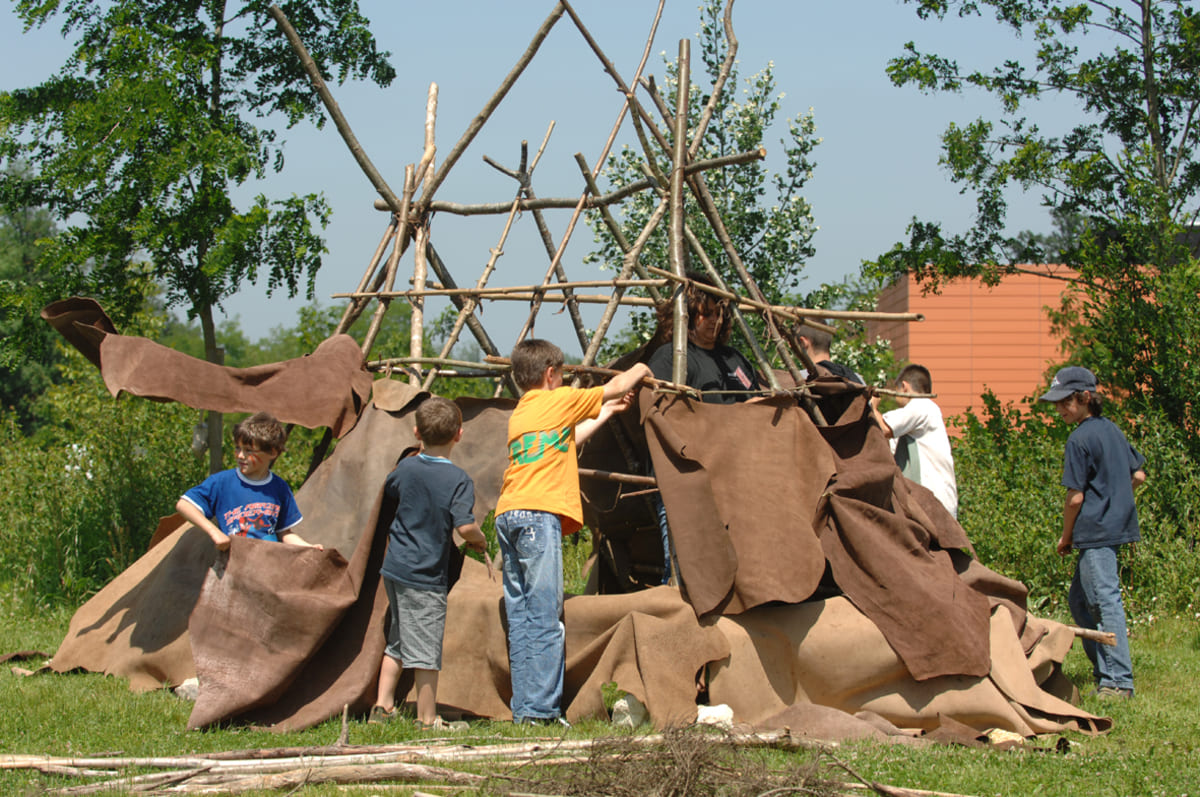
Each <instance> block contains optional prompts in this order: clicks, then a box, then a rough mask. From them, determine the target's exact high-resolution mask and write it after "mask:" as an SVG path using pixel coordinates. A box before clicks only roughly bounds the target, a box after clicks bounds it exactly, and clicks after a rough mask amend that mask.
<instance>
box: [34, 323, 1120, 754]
mask: <svg viewBox="0 0 1200 797" xmlns="http://www.w3.org/2000/svg"><path fill="white" fill-rule="evenodd" d="M73 328H74V329H76V330H78V329H80V327H79V326H78V325H73ZM113 337H119V336H109V338H113ZM126 351H127V350H126V349H120V348H116V349H113V352H114V353H124V352H126ZM100 356H101V360H103V359H104V358H106V357H108V350H107V349H102V350H101V351H100ZM118 359H119V358H118ZM143 367H144V366H143ZM322 378H323V379H331V378H332V377H322ZM318 381H320V380H318ZM815 389H817V392H818V393H821V392H822V391H824V392H825V395H822V396H821V402H822V405H823V409H824V411H825V415H826V417H827V418H830V419H831V421H832V423H831V425H830V426H828V427H822V428H819V429H818V428H817V427H814V426H813V425H812V424H811V422H810V421H809V420H808V415H807V413H805V412H802V411H801V410H799V409H798V408H797V407H796V406H795V405H794V403H792V402H791V401H790V400H786V399H776V400H771V401H766V402H759V403H755V404H746V405H737V406H732V407H708V406H706V405H697V404H695V403H692V402H688V401H686V400H682V399H678V398H672V397H660V398H659V399H658V400H657V401H655V400H654V399H653V397H651V396H649V395H648V394H644V396H643V402H642V414H643V415H644V416H645V418H646V424H645V428H646V429H647V435H646V436H645V437H636V438H632V437H631V439H630V440H626V441H625V443H626V444H628V446H629V448H628V450H624V451H623V454H622V456H623V457H624V458H625V459H627V460H628V459H630V458H633V459H636V458H637V457H638V456H646V457H651V458H653V461H654V465H655V468H656V470H657V473H658V478H659V480H660V482H661V484H662V493H663V497H664V500H665V501H666V504H667V511H668V514H669V516H670V518H671V523H672V532H673V534H674V535H675V538H676V546H677V548H678V553H679V564H680V568H681V571H682V573H683V578H684V587H685V592H683V593H681V592H680V591H679V590H676V589H674V588H670V587H658V588H654V589H648V590H643V591H639V592H633V593H628V594H615V595H584V596H569V597H568V599H567V601H566V610H565V612H566V617H565V625H566V630H567V673H566V699H565V708H566V712H567V716H568V718H570V719H572V720H575V719H580V718H583V717H591V716H599V715H602V713H603V710H604V709H603V702H602V696H601V686H602V685H603V684H604V683H606V682H609V681H613V682H615V683H616V684H617V686H618V687H619V688H620V689H623V690H625V691H628V692H630V693H631V694H633V695H634V696H635V697H637V698H638V699H640V700H642V701H643V702H645V703H646V704H647V706H648V708H649V709H650V712H651V715H652V717H653V720H654V721H655V723H656V724H657V725H659V726H660V727H661V726H666V725H670V724H677V723H680V722H687V721H690V720H691V719H693V718H694V717H695V713H696V707H695V699H696V695H697V692H696V689H697V678H698V675H699V674H701V673H702V672H704V671H706V672H707V673H708V677H709V681H708V688H709V698H710V701H711V702H724V703H728V704H729V705H731V706H732V707H733V708H734V711H735V718H736V719H737V720H738V721H741V722H747V723H757V724H760V725H761V724H762V723H764V722H770V721H771V720H772V717H781V716H787V714H788V710H789V709H790V708H792V707H794V706H797V705H800V704H807V703H813V704H819V705H823V706H828V707H832V708H836V709H839V710H841V711H846V712H852V713H853V712H859V711H866V712H868V714H867V716H874V717H880V718H885V719H886V720H887V721H889V722H891V723H893V724H894V725H896V726H899V727H903V728H919V729H928V728H931V727H933V726H935V725H938V724H941V723H942V718H950V719H951V720H954V721H957V722H961V723H965V724H967V725H969V726H971V727H972V728H975V729H977V730H981V729H983V728H986V727H990V726H993V725H994V726H998V727H1003V728H1007V729H1009V730H1014V731H1019V732H1022V733H1034V732H1046V731H1050V730H1057V729H1060V728H1062V727H1081V728H1083V729H1087V730H1103V729H1105V728H1106V727H1107V724H1106V721H1103V720H1100V719H1098V718H1095V717H1092V716H1091V715H1089V714H1086V713H1085V712H1081V711H1079V710H1078V709H1074V708H1073V707H1071V706H1070V705H1069V704H1068V703H1066V702H1064V701H1062V700H1060V699H1058V698H1056V697H1054V696H1052V695H1051V694H1050V693H1049V692H1047V691H1046V689H1047V688H1053V689H1056V690H1057V689H1060V688H1069V684H1068V683H1067V682H1066V681H1065V679H1063V678H1062V676H1061V670H1060V667H1059V663H1060V662H1061V661H1062V657H1063V656H1064V655H1065V653H1066V650H1067V648H1068V647H1069V645H1070V641H1071V638H1072V637H1071V635H1070V632H1069V631H1066V630H1065V629H1063V628H1062V627H1061V626H1058V625H1056V624H1053V623H1047V622H1045V621H1040V620H1037V619H1036V618H1032V617H1027V616H1026V615H1025V613H1024V599H1025V595H1024V588H1023V587H1022V586H1021V585H1020V584H1019V583H1017V582H1014V581H1011V580H1010V579H1005V578H1003V577H1000V576H998V575H997V574H994V573H991V572H990V571H988V570H987V569H986V568H984V567H983V566H982V565H980V564H978V563H977V562H973V561H972V560H971V559H970V557H969V556H968V552H969V551H970V544H969V542H968V541H967V540H966V537H965V535H964V534H963V533H962V529H961V527H959V526H958V524H957V523H955V522H954V521H953V519H952V518H950V517H949V515H947V514H945V513H944V511H940V505H937V504H936V501H935V500H933V499H932V498H931V496H930V495H929V494H928V491H925V490H922V489H921V488H919V487H916V486H915V485H913V484H911V483H910V482H907V481H905V480H904V479H902V477H900V476H899V475H898V472H896V470H895V466H894V464H892V463H891V457H890V452H889V451H888V448H887V445H886V442H884V441H883V439H882V436H881V435H880V433H879V431H878V429H876V428H875V427H874V426H873V424H871V423H870V422H869V420H867V418H866V414H865V397H864V396H863V395H862V394H861V392H855V391H854V390H852V389H849V388H846V387H845V386H844V384H841V383H839V384H837V385H833V384H820V383H819V384H818V385H817V386H816V388H815ZM373 396H374V397H373V401H372V403H370V404H369V405H368V406H367V407H366V408H365V409H364V411H363V412H362V414H361V417H360V419H359V420H358V423H357V425H356V426H355V427H354V428H353V429H352V430H351V431H350V432H349V433H348V434H347V435H346V436H345V437H344V439H342V440H341V441H340V442H339V444H338V445H337V446H336V447H335V449H334V451H333V453H332V454H331V455H330V457H329V458H328V459H326V460H325V461H324V462H323V463H322V464H321V466H320V467H319V468H318V469H317V471H316V472H315V473H314V475H313V476H312V478H310V479H309V480H308V481H307V482H306V483H305V484H304V486H303V487H301V489H300V490H299V491H298V492H297V501H298V503H299V505H300V508H301V510H302V512H303V513H304V515H305V535H306V537H308V538H309V539H312V540H314V541H319V542H322V543H324V544H325V546H326V547H327V550H326V551H324V552H319V551H312V550H308V549H303V548H297V547H292V546H286V545H278V544H268V543H255V542H253V541H245V540H242V541H235V544H234V545H233V547H232V548H231V550H230V553H229V555H228V556H227V557H218V556H217V555H216V553H215V551H214V550H213V548H212V547H211V544H210V543H209V542H208V540H207V539H206V537H205V536H204V535H202V534H199V533H198V532H196V531H195V530H194V529H191V528H188V527H183V528H181V529H180V530H178V531H175V532H173V533H170V534H169V535H168V536H166V537H165V539H163V541H162V542H161V543H160V544H158V545H156V546H154V547H153V548H152V549H151V550H150V551H149V552H147V554H146V555H145V556H143V557H142V558H141V559H140V560H139V561H138V562H136V563H135V564H134V565H133V566H132V567H130V568H129V570H127V571H126V572H124V573H122V574H121V575H120V576H118V577H117V578H116V579H114V581H113V582H112V583H110V584H109V585H108V586H107V587H105V589H104V590H102V591H101V592H100V593H98V594H97V595H96V596H95V597H94V598H93V599H92V600H90V601H88V602H87V603H86V604H85V605H84V606H83V607H81V608H80V610H79V611H78V612H77V614H76V616H75V618H74V619H73V621H72V624H71V628H70V631H69V632H68V636H67V638H66V639H65V640H64V642H63V644H62V646H61V647H60V649H59V651H58V652H57V653H56V654H55V656H54V660H53V666H54V667H55V668H56V669H59V670H68V669H73V668H86V669H91V670H99V671H103V672H110V673H114V674H120V675H123V676H125V677H128V678H129V679H130V683H131V686H133V687H134V688H138V689H141V688H151V687H154V686H158V685H161V684H164V683H165V684H174V683H178V682H180V681H182V680H183V679H185V678H187V677H189V676H191V675H193V674H198V675H199V678H200V683H201V688H200V697H199V699H198V700H197V703H196V706H195V709H194V711H193V715H192V717H191V720H190V723H189V724H190V725H191V726H193V727H199V726H203V725H207V724H209V723H212V722H216V721H221V720H226V719H230V718H237V719H239V720H242V721H249V722H257V723H264V724H272V725H274V727H276V728H278V729H281V730H285V729H295V728H301V727H306V726H309V725H312V724H314V723H317V722H320V721H322V720H324V719H326V718H328V717H331V716H336V715H337V714H339V713H340V712H341V710H342V707H343V706H344V705H349V706H350V707H351V709H352V710H354V711H356V712H362V711H365V710H366V709H367V708H368V707H369V705H370V704H371V702H372V700H373V697H374V689H375V680H376V675H377V670H378V665H379V658H380V655H381V653H382V648H383V642H384V640H383V636H384V632H383V622H384V615H385V613H384V611H383V607H384V605H385V598H384V597H383V592H382V590H381V589H380V581H379V575H378V570H379V564H380V562H381V560H382V556H383V552H384V546H385V544H386V528H387V521H388V518H389V517H390V513H391V511H392V510H391V508H390V507H388V506H387V505H386V503H385V502H384V499H383V496H382V490H381V487H382V484H383V480H384V477H385V476H386V474H387V473H388V472H389V471H390V469H391V468H392V467H393V465H394V464H395V462H396V460H397V458H398V457H399V456H400V455H401V454H402V453H403V452H404V450H405V449H406V448H408V447H410V446H411V445H412V444H413V443H414V442H415V441H414V438H413V433H412V427H413V420H412V411H413V408H414V407H415V405H416V403H417V401H418V400H419V399H420V398H421V396H422V394H421V393H419V392H418V391H417V390H415V389H414V388H412V387H410V386H407V385H404V384H401V383H398V382H393V381H390V380H381V381H379V382H376V383H375V386H374V393H373ZM459 405H460V406H461V407H462V409H463V413H464V427H465V429H464V438H463V442H462V444H460V445H459V446H457V447H456V448H455V451H454V455H453V458H454V460H455V461H456V462H458V464H460V465H461V466H462V467H464V468H465V469H466V470H467V471H468V472H469V473H471V474H472V477H473V478H474V480H475V483H476V488H477V489H476V498H477V501H476V513H477V515H478V517H480V518H482V517H484V516H485V515H486V514H487V512H488V511H490V510H491V508H492V507H493V506H494V505H495V500H496V497H497V494H498V491H499V485H500V478H501V474H502V471H503V467H504V451H505V446H504V439H505V429H506V425H507V418H508V415H509V413H510V412H511V409H512V406H513V402H511V401H507V400H501V401H484V400H468V399H460V400H459ZM282 414H283V413H281V415H282ZM637 421H638V415H636V414H634V413H633V412H630V413H626V414H625V416H623V417H622V418H621V424H622V426H621V428H622V429H624V430H625V433H629V434H630V435H634V436H636V435H637V434H638V432H639V431H640V430H641V429H642V426H641V425H640V424H639V423H638V422H637ZM610 426H611V424H610ZM646 437H648V438H650V439H649V441H647V440H646ZM602 440H603V438H599V437H598V438H594V439H593V441H592V442H591V443H589V444H588V447H585V455H586V454H587V450H586V449H587V448H592V449H593V450H595V448H596V446H597V443H599V442H601V441H602ZM647 451H648V452H649V453H648V454H647V453H646V452H647ZM639 452H641V453H640V454H639ZM585 486H586V485H585ZM600 486H601V487H604V489H603V490H601V489H598V488H597V486H596V485H591V486H586V487H587V493H588V494H589V506H591V507H592V508H593V511H594V509H595V507H596V506H599V505H600V504H601V503H603V502H604V501H607V502H609V504H608V505H609V508H613V507H616V508H632V509H633V510H634V511H635V513H637V512H641V513H643V514H644V513H645V511H646V506H645V501H644V500H638V499H622V498H620V497H617V498H615V499H613V497H612V495H611V494H610V493H608V492H605V490H607V489H608V485H600ZM599 493H604V498H603V501H601V500H599V499H598V498H597V497H596V496H597V495H598V494H599ZM632 527H637V528H642V529H648V532H647V533H646V534H644V535H643V537H642V538H640V539H639V538H638V537H637V536H636V535H634V534H632V533H631V534H628V535H626V537H625V538H624V540H625V542H627V543H632V542H638V543H640V544H641V547H640V549H638V550H634V546H632V545H631V546H630V551H631V552H626V553H624V554H622V553H621V552H620V550H618V549H620V548H621V547H622V545H624V544H625V542H621V540H620V539H618V540H617V542H618V543H620V544H614V543H613V540H610V539H608V538H607V536H606V534H602V535H601V537H600V548H601V550H602V551H604V550H608V551H609V553H610V558H611V557H614V556H615V558H616V559H618V560H620V561H623V562H625V563H626V564H627V565H629V566H630V567H631V568H632V567H635V566H641V567H643V568H646V567H650V568H651V569H653V567H654V563H653V562H650V563H646V562H644V561H643V562H640V563H639V561H638V560H639V557H643V558H644V556H645V554H646V552H647V551H649V552H652V553H653V552H654V550H655V548H656V547H657V529H656V528H655V527H654V526H653V520H652V519H650V520H649V521H647V520H646V519H645V518H642V519H641V520H637V521H634V523H633V526H632ZM601 530H602V531H604V529H603V528H602V529H601ZM646 538H649V540H650V542H651V544H650V545H645V544H644V543H645V542H646ZM605 546H607V547H605ZM343 557H348V558H343ZM660 558H661V557H660ZM459 565H460V566H462V577H461V578H460V579H459V580H458V582H457V583H456V585H455V586H454V588H453V589H452V591H451V594H450V601H449V607H448V615H447V630H446V639H445V669H444V670H443V673H442V677H441V679H440V684H439V698H440V701H441V702H442V703H443V706H444V708H445V709H446V710H447V711H448V712H454V711H458V712H462V713H464V714H469V715H477V716H485V717H496V718H507V717H508V716H509V713H508V708H507V702H508V699H509V697H510V694H509V684H508V666H507V653H506V639H505V633H504V616H503V601H502V598H501V588H500V584H499V582H498V580H489V578H488V575H487V573H486V570H485V569H484V568H483V567H482V565H479V564H478V563H475V562H473V561H470V560H468V562H467V563H466V564H465V565H462V564H461V562H459ZM206 580H207V585H206ZM884 595H890V596H891V597H892V600H893V601H894V602H893V603H889V602H888V601H886V600H884V599H883V597H882V596H884ZM685 598H686V600H685ZM793 713H795V712H793ZM880 722H882V719H881V720H880Z"/></svg>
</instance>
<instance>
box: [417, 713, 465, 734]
mask: <svg viewBox="0 0 1200 797" xmlns="http://www.w3.org/2000/svg"><path fill="white" fill-rule="evenodd" d="M470 727H471V724H470V723H468V722H465V721H463V720H455V721H453V722H448V721H447V720H444V719H442V718H441V717H435V718H434V720H433V722H421V721H420V720H417V730H419V731H440V732H442V733H459V732H461V731H465V730H467V729H468V728H470Z"/></svg>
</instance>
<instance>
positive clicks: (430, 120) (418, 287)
mask: <svg viewBox="0 0 1200 797" xmlns="http://www.w3.org/2000/svg"><path fill="white" fill-rule="evenodd" d="M437 101H438V85H437V83H430V84H429V96H428V98H427V99H426V100H425V151H424V152H423V153H422V155H421V162H420V163H419V164H417V169H416V180H422V181H424V180H425V177H426V175H432V174H433V168H434V158H435V157H436V154H437V143H436V136H435V133H436V130H437ZM413 190H414V191H415V190H416V184H415V182H414V185H413ZM429 224H430V218H429V217H428V216H425V217H424V218H423V219H421V224H420V225H419V226H418V227H417V234H416V241H415V244H416V247H415V249H414V251H413V290H414V291H417V295H415V296H413V297H412V298H411V299H410V300H409V301H410V302H411V303H412V315H411V316H410V318H409V324H408V348H409V353H410V354H411V355H412V356H413V357H421V356H423V355H424V354H425V338H424V336H425V298H424V297H423V296H421V295H420V292H421V291H424V290H425V279H426V276H427V275H428V273H429V265H428V262H427V257H426V252H425V250H426V247H427V244H428V243H429ZM419 381H420V380H419V378H418V377H417V376H416V375H410V377H409V383H410V384H413V385H415V384H417V383H418V382H419Z"/></svg>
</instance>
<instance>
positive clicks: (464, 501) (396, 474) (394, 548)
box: [379, 454, 475, 591]
mask: <svg viewBox="0 0 1200 797" xmlns="http://www.w3.org/2000/svg"><path fill="white" fill-rule="evenodd" d="M383 489H384V493H385V494H386V495H388V496H389V497H391V498H394V499H395V500H396V516H395V517H394V518H393V519H392V523H391V526H390V527H389V528H388V548H387V554H386V555H385V556H384V559H383V567H382V568H380V570H379V572H380V573H382V574H383V576H384V577H385V578H390V579H391V580H392V581H397V582H399V583H401V584H403V585H405V586H407V587H414V588H416V589H428V590H442V591H445V590H446V588H447V586H448V583H449V562H450V546H451V544H452V539H453V536H452V535H453V533H454V529H456V528H458V527H459V526H466V525H468V524H470V523H474V522H475V515H474V514H473V512H474V508H475V484H474V483H473V482H472V481H471V477H470V476H468V475H467V472H466V471H464V470H463V469H462V468H460V467H458V466H457V465H455V464H454V463H453V462H451V461H450V460H448V459H444V458H442V457H431V456H428V455H426V454H417V455H416V456H415V457H406V458H404V459H402V460H400V462H399V463H398V464H397V465H396V468H395V470H393V471H392V472H391V473H390V474H389V475H388V477H387V481H386V482H384V487H383Z"/></svg>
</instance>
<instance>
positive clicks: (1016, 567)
mask: <svg viewBox="0 0 1200 797" xmlns="http://www.w3.org/2000/svg"><path fill="white" fill-rule="evenodd" d="M983 401H984V413H983V417H982V419H981V418H977V417H976V416H975V415H973V414H972V413H967V414H966V415H963V416H959V417H958V418H956V419H954V423H955V424H956V425H957V426H958V427H959V428H960V430H961V432H962V434H961V436H960V437H959V438H958V440H956V441H955V446H954V465H955V471H956V475H957V477H958V488H959V520H960V521H961V523H962V525H963V528H964V529H965V530H966V532H967V535H968V536H969V537H970V538H971V542H972V543H973V544H974V545H975V550H976V553H977V554H978V556H979V559H980V561H981V562H983V564H985V565H987V566H988V567H990V568H992V569H993V570H996V571H998V572H1000V573H1003V574H1004V575H1007V576H1010V577H1012V578H1016V579H1019V580H1020V581H1022V582H1024V583H1025V584H1026V585H1027V586H1028V587H1029V593H1030V597H1029V602H1030V606H1032V607H1034V608H1036V609H1038V610H1039V611H1046V610H1047V607H1048V608H1049V610H1050V611H1053V612H1055V613H1059V614H1065V613H1066V611H1067V610H1066V600H1067V590H1068V588H1069V586H1070V583H1071V576H1072V575H1073V573H1074V558H1073V557H1070V556H1068V557H1059V556H1058V554H1057V553H1056V552H1055V544H1056V543H1057V541H1058V538H1059V535H1060V534H1061V533H1062V508H1063V499H1064V498H1065V496H1066V490H1065V488H1063V487H1062V457H1063V448H1064V446H1065V444H1066V439H1067V437H1068V436H1069V435H1070V432H1071V431H1072V428H1071V427H1069V426H1067V425H1066V424H1065V423H1063V422H1062V421H1061V420H1060V419H1059V418H1058V416H1057V414H1056V413H1054V411H1053V409H1052V408H1051V406H1050V405H1048V404H1038V405H1035V406H1034V407H1033V408H1032V410H1031V411H1029V412H1021V411H1019V410H1017V409H1015V408H1014V407H1013V406H1012V405H1006V406H1004V407H1001V406H1000V403H999V401H997V400H996V397H995V396H994V395H991V394H990V393H989V394H985V395H984V397H983ZM1105 415H1106V416H1108V417H1110V418H1112V420H1113V421H1114V422H1115V423H1116V424H1117V425H1118V426H1120V427H1121V428H1122V430H1123V431H1124V432H1125V433H1126V435H1127V436H1128V437H1129V440H1130V442H1131V443H1132V444H1133V445H1134V447H1135V448H1137V449H1138V450H1139V451H1141V452H1142V454H1143V455H1145V457H1146V473H1147V474H1148V479H1147V482H1146V484H1145V485H1144V486H1143V487H1142V488H1140V489H1139V491H1138V497H1137V503H1138V520H1139V524H1140V527H1141V531H1142V542H1141V543H1139V544H1138V545H1137V546H1135V547H1133V548H1130V547H1126V548H1125V550H1124V551H1123V553H1122V564H1123V568H1124V572H1123V575H1122V581H1123V584H1124V585H1125V589H1126V593H1127V598H1126V601H1127V603H1128V604H1129V606H1130V607H1131V611H1138V610H1144V611H1150V607H1151V606H1153V607H1154V608H1155V609H1156V610H1157V611H1160V612H1168V611H1172V612H1177V611H1182V610H1184V609H1185V608H1186V607H1188V606H1190V605H1193V604H1195V605H1200V560H1198V558H1197V555H1196V552H1195V535H1196V531H1195V519H1196V518H1197V517H1200V489H1197V488H1198V487H1200V469H1198V468H1197V467H1196V466H1195V464H1194V463H1193V462H1192V461H1191V459H1190V457H1189V456H1188V448H1187V446H1186V444H1185V441H1184V440H1183V439H1182V437H1181V435H1180V432H1179V431H1178V430H1177V429H1176V428H1175V427H1173V426H1172V425H1171V424H1170V423H1169V422H1167V421H1166V420H1165V419H1164V418H1163V417H1162V416H1161V415H1156V414H1151V413H1143V414H1139V415H1136V416H1133V417H1129V418H1126V417H1123V415H1122V408H1121V407H1120V406H1119V405H1117V404H1115V403H1113V402H1108V403H1106V405H1105Z"/></svg>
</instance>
